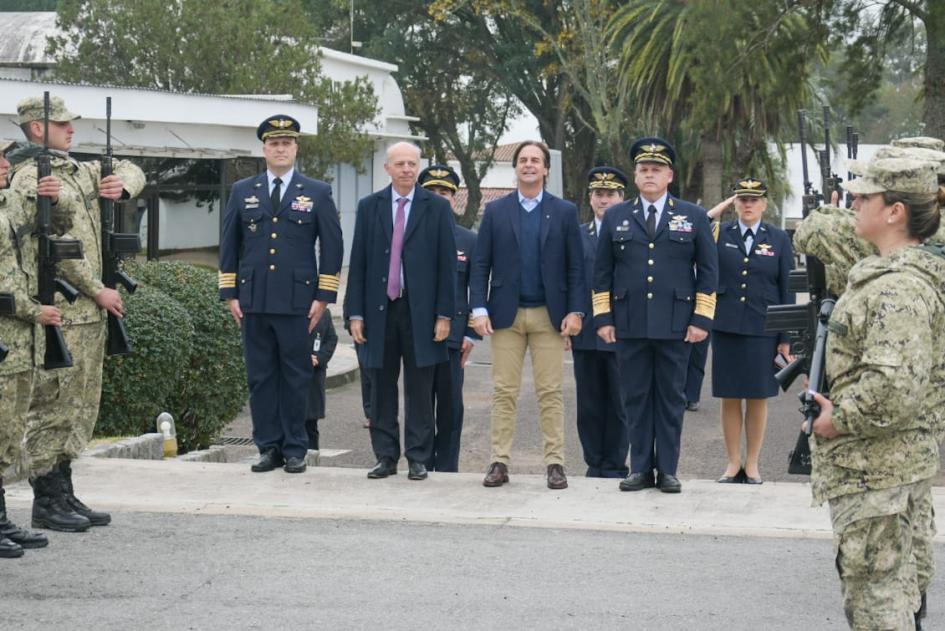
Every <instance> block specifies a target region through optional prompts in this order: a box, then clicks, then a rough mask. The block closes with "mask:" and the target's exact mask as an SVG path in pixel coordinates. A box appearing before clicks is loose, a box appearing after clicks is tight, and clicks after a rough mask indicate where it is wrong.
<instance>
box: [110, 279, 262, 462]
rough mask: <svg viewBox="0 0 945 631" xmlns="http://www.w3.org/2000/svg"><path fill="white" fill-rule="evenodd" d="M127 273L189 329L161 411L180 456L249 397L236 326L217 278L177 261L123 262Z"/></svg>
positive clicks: (201, 444) (203, 441)
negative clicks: (173, 304) (177, 312)
mask: <svg viewBox="0 0 945 631" xmlns="http://www.w3.org/2000/svg"><path fill="white" fill-rule="evenodd" d="M126 270H127V271H128V273H129V274H130V275H131V276H132V277H133V278H135V279H137V280H138V281H139V282H140V283H142V284H145V285H150V286H152V287H156V288H158V289H160V290H161V291H163V292H165V293H166V294H167V295H169V296H170V297H171V298H173V299H174V300H176V301H177V302H179V303H180V305H181V306H182V307H183V308H184V310H185V311H186V312H187V314H188V315H189V317H190V320H191V322H192V324H193V330H194V334H193V345H192V352H191V354H190V358H189V360H187V361H185V362H184V363H183V364H182V366H181V370H180V373H181V374H180V380H179V381H178V382H177V384H178V385H177V387H176V388H175V389H173V390H171V391H169V392H168V396H167V399H166V401H165V406H166V409H167V411H168V412H170V413H171V414H172V415H174V420H175V424H176V427H177V442H178V445H179V447H180V448H181V449H182V450H184V451H189V450H192V449H201V448H205V447H207V446H208V445H209V444H210V443H211V442H212V441H213V439H215V438H216V437H217V436H219V434H220V432H221V431H222V430H223V428H224V427H226V425H227V424H228V423H229V422H230V421H231V420H232V419H233V417H234V416H236V414H237V413H238V412H239V411H240V410H242V409H243V406H244V405H245V404H246V400H247V397H248V395H249V392H248V388H247V386H246V366H245V365H244V363H243V351H242V345H241V342H240V333H239V327H237V326H236V323H235V322H233V318H232V317H231V316H230V311H229V309H228V308H227V307H226V305H225V303H223V302H221V301H220V300H219V298H218V289H217V275H216V274H215V273H214V272H211V271H209V270H207V269H203V268H200V267H196V266H194V265H188V264H186V263H181V262H177V261H167V262H163V261H152V262H148V263H137V262H128V264H127V266H126Z"/></svg>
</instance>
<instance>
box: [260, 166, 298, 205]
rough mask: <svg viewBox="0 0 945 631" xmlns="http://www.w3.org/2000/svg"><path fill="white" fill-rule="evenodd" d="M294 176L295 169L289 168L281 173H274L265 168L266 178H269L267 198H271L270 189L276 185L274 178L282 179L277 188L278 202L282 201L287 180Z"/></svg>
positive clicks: (286, 187) (287, 186) (287, 185)
mask: <svg viewBox="0 0 945 631" xmlns="http://www.w3.org/2000/svg"><path fill="white" fill-rule="evenodd" d="M294 176H295V169H294V168H292V169H289V170H288V171H286V172H285V174H283V175H276V174H275V173H273V172H272V171H270V170H268V169H266V179H267V180H269V199H272V189H274V188H275V187H276V178H279V179H280V180H282V186H281V187H280V188H279V202H282V198H283V197H285V192H286V189H288V188H289V182H291V181H292V178H293V177H294ZM273 210H275V209H273Z"/></svg>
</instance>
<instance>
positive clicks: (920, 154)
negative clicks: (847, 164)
mask: <svg viewBox="0 0 945 631" xmlns="http://www.w3.org/2000/svg"><path fill="white" fill-rule="evenodd" d="M884 158H909V159H912V160H922V161H923V162H933V163H935V165H936V168H937V169H938V174H939V175H945V151H936V150H934V149H924V148H922V147H895V146H886V147H880V148H879V149H877V150H876V153H874V154H873V160H881V159H884ZM850 172H851V173H852V171H850ZM857 175H859V174H857Z"/></svg>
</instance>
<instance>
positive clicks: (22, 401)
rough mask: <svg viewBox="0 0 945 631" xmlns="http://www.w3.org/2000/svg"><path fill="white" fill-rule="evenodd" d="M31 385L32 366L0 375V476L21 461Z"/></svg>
mask: <svg viewBox="0 0 945 631" xmlns="http://www.w3.org/2000/svg"><path fill="white" fill-rule="evenodd" d="M32 388H33V371H32V370H24V371H22V372H16V373H12V374H9V375H0V476H2V475H3V472H4V471H5V470H6V468H7V467H9V466H11V465H14V464H16V463H17V462H19V461H20V450H21V449H23V434H24V433H25V432H26V414H27V412H29V409H30V392H31V391H32Z"/></svg>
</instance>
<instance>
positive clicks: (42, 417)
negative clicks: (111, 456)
mask: <svg viewBox="0 0 945 631" xmlns="http://www.w3.org/2000/svg"><path fill="white" fill-rule="evenodd" d="M62 334H63V337H64V338H65V340H66V346H67V347H68V348H69V351H70V352H71V353H72V361H73V366H72V367H71V368H58V369H56V370H42V369H39V370H37V371H36V372H37V375H36V383H35V386H34V388H33V401H32V403H31V404H30V413H29V419H28V422H27V429H26V452H27V453H28V454H29V458H30V475H33V476H37V475H45V474H47V473H49V471H51V470H52V468H53V467H55V466H56V465H57V464H59V463H60V462H62V461H63V460H72V459H74V458H78V457H79V454H81V453H82V450H83V449H85V446H86V445H87V444H88V442H89V440H91V439H92V430H94V429H95V421H96V420H97V419H98V406H99V401H100V399H101V395H102V362H103V361H104V358H105V336H106V328H105V320H102V321H100V322H91V323H88V324H72V325H69V326H64V327H62Z"/></svg>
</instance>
